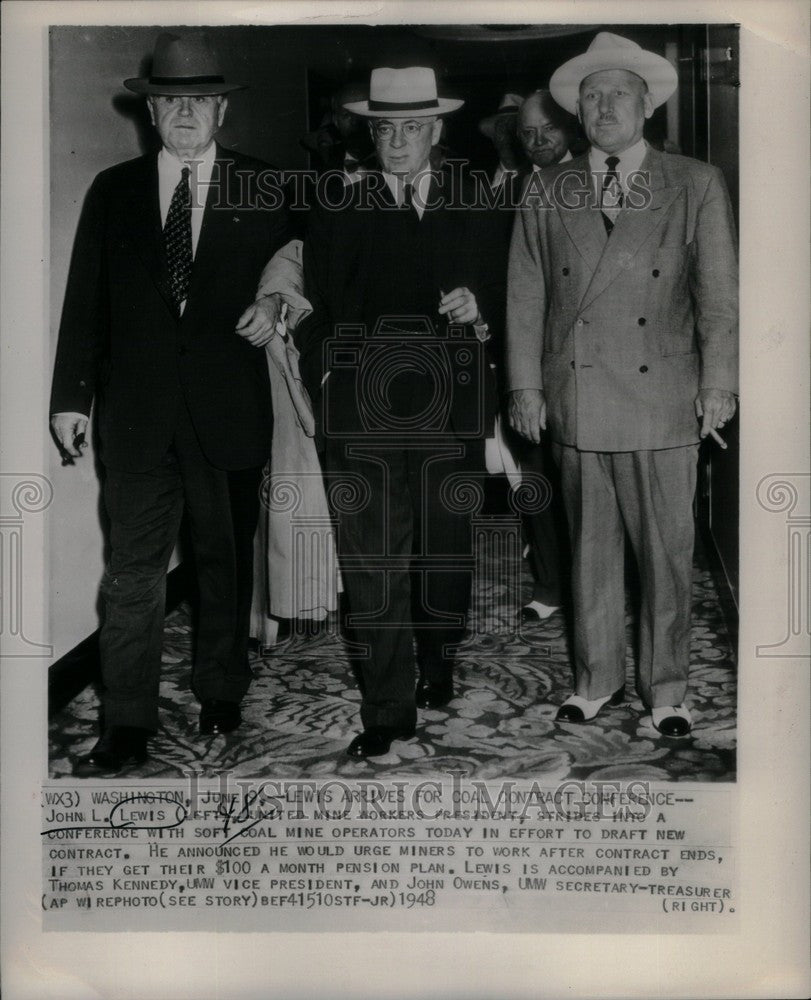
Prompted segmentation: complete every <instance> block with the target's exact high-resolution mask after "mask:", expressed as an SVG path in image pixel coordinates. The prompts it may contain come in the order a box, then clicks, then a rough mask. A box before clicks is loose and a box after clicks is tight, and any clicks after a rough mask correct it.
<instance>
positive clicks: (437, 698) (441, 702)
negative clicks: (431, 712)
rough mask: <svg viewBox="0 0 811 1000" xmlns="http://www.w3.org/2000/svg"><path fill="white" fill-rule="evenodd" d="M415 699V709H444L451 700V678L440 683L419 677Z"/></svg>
mask: <svg viewBox="0 0 811 1000" xmlns="http://www.w3.org/2000/svg"><path fill="white" fill-rule="evenodd" d="M415 697H416V701H417V708H444V707H445V706H446V705H447V704H448V702H449V701H451V700H452V699H453V677H447V678H446V679H445V680H441V681H429V680H426V679H425V678H424V677H420V679H419V681H418V682H417V690H416V693H415Z"/></svg>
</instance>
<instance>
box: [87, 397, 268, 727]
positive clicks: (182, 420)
mask: <svg viewBox="0 0 811 1000" xmlns="http://www.w3.org/2000/svg"><path fill="white" fill-rule="evenodd" d="M180 411H181V412H180V416H179V418H178V426H177V429H176V432H175V436H174V440H173V442H172V446H171V448H170V449H169V451H168V452H167V453H166V455H165V456H164V457H163V460H162V461H161V462H160V464H159V465H157V466H156V467H155V468H153V469H149V470H148V471H146V472H121V471H118V470H115V469H108V470H107V472H106V477H105V483H104V502H105V505H106V508H107V513H108V516H109V518H110V558H109V562H108V564H107V567H106V569H105V572H104V576H103V579H102V583H101V596H102V603H103V623H102V627H101V634H100V652H101V671H102V680H103V683H104V699H103V703H104V724H105V727H109V726H112V725H128V726H142V727H143V728H146V729H152V730H154V729H156V728H157V724H158V693H159V686H160V666H161V648H162V641H163V620H164V610H165V599H166V572H167V569H168V565H169V559H170V557H171V554H172V550H173V549H174V546H175V543H176V541H177V536H178V531H179V528H180V522H181V519H182V516H183V513H184V511H185V513H186V514H187V516H188V521H189V528H190V536H191V546H192V553H193V556H194V563H195V568H196V574H197V582H198V591H199V599H200V603H199V618H198V623H197V628H196V633H195V651H194V657H193V670H192V687H193V690H194V692H195V694H196V695H197V697H198V698H199V699H200V700H201V701H203V700H207V699H211V698H217V699H221V700H224V701H235V702H239V701H240V700H241V699H242V697H243V695H244V694H245V692H246V691H247V689H248V686H249V684H250V681H251V671H250V668H249V666H248V629H249V625H250V609H251V596H252V587H253V536H254V532H255V530H256V522H257V518H258V513H259V493H258V487H259V477H260V472H261V470H260V469H247V470H241V471H239V472H224V471H223V470H221V469H215V468H214V467H213V466H212V465H210V463H209V462H208V460H207V459H206V457H205V456H204V454H203V452H202V451H201V449H200V445H199V443H198V441H197V436H196V434H195V431H194V428H193V426H192V424H191V420H190V419H189V416H188V414H187V412H186V410H185V407H183V406H181V408H180Z"/></svg>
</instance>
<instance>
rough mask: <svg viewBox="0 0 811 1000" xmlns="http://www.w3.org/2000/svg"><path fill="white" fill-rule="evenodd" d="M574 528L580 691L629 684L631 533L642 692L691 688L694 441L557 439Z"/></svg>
mask: <svg viewBox="0 0 811 1000" xmlns="http://www.w3.org/2000/svg"><path fill="white" fill-rule="evenodd" d="M555 454H556V457H557V458H558V460H559V461H560V463H561V478H562V482H563V498H564V504H565V507H566V513H567V516H568V518H569V524H570V529H571V535H572V550H573V551H572V597H573V602H574V619H575V621H574V654H575V691H576V693H577V694H579V695H581V696H582V697H583V698H587V699H589V700H592V699H596V698H603V697H605V696H606V695H609V694H611V693H612V692H613V691H616V690H617V688H619V687H620V686H621V685H622V684H624V683H625V648H626V641H625V587H624V581H623V574H624V554H625V536H626V533H627V535H628V538H629V539H630V542H631V546H632V548H633V551H634V556H635V557H636V562H637V565H638V567H639V578H640V585H641V590H642V605H641V608H640V621H639V694H640V696H641V697H642V700H643V701H644V702H645V704H646V705H647V706H648V707H649V708H656V707H659V706H665V705H678V704H680V703H681V702H682V701H683V700H684V696H685V694H686V692H687V675H688V669H689V656H690V610H691V608H690V598H691V592H692V570H693V544H694V540H695V529H694V524H693V510H692V502H693V494H694V493H695V487H696V463H697V455H698V449H697V447H696V446H695V445H689V446H687V447H684V448H667V449H662V450H660V451H629V452H588V451H578V450H577V449H576V448H570V447H564V446H562V445H556V446H555Z"/></svg>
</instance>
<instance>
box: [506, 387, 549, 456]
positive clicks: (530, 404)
mask: <svg viewBox="0 0 811 1000" xmlns="http://www.w3.org/2000/svg"><path fill="white" fill-rule="evenodd" d="M509 418H510V426H511V427H512V429H513V430H514V431H517V432H518V433H519V434H520V435H521V436H522V437H525V438H528V439H529V440H530V441H533V442H534V443H535V444H540V443H541V431H545V430H546V397H545V396H544V394H543V392H542V391H541V390H540V389H516V390H515V391H514V392H511V393H510V412H509Z"/></svg>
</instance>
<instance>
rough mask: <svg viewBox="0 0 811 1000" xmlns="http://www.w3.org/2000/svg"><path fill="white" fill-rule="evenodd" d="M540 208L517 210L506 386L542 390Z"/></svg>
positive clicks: (509, 295) (543, 295)
mask: <svg viewBox="0 0 811 1000" xmlns="http://www.w3.org/2000/svg"><path fill="white" fill-rule="evenodd" d="M539 214H540V213H539V211H537V210H536V209H535V208H533V207H532V206H531V205H528V206H524V205H521V206H520V207H519V208H518V209H516V212H515V222H514V224H513V234H512V242H511V244H510V259H509V265H508V268H507V338H506V340H507V343H506V351H505V354H506V366H505V367H506V380H505V381H506V385H505V388H506V389H507V390H508V391H514V390H516V389H542V388H543V380H542V376H541V360H542V354H543V329H544V322H545V319H546V301H547V296H546V288H545V284H544V273H543V267H542V261H541V254H540V240H539V237H538V215H539Z"/></svg>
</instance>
